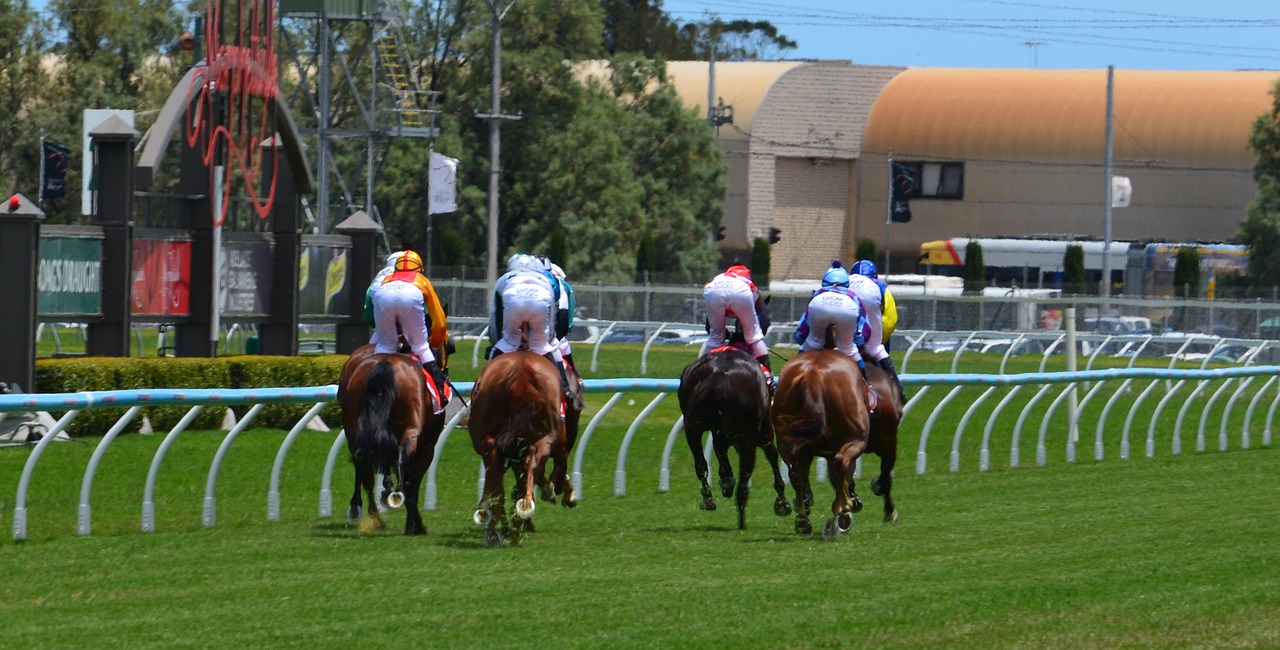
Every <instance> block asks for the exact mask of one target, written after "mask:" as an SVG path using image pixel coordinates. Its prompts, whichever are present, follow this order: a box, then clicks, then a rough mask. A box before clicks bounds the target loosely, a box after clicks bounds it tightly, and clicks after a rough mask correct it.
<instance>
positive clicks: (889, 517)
mask: <svg viewBox="0 0 1280 650" xmlns="http://www.w3.org/2000/svg"><path fill="white" fill-rule="evenodd" d="M871 492H872V493H873V494H876V495H877V496H881V497H884V523H886V524H896V523H898V521H899V520H900V518H899V516H898V507H897V506H895V505H894V503H893V469H892V468H889V469H885V462H884V461H883V460H881V463H880V475H879V476H877V477H875V479H873V480H872V481H871Z"/></svg>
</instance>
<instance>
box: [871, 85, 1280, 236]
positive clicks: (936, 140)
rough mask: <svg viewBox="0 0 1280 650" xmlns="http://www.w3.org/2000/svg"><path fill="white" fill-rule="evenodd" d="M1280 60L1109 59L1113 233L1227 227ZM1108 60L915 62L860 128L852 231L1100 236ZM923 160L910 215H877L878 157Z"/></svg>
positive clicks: (882, 173)
mask: <svg viewBox="0 0 1280 650" xmlns="http://www.w3.org/2000/svg"><path fill="white" fill-rule="evenodd" d="M1278 78H1280V73H1277V72H1274V71H1253V72H1215V71H1195V72H1170V71H1145V70H1117V71H1116V72H1115V75H1114V83H1113V89H1114V92H1113V106H1112V116H1113V118H1112V132H1113V134H1112V149H1113V170H1112V173H1113V174H1115V175H1118V176H1126V177H1129V178H1130V179H1131V181H1132V186H1133V194H1132V202H1131V204H1130V205H1129V207H1125V208H1114V209H1113V210H1112V236H1113V238H1114V239H1118V240H1140V239H1161V240H1166V241H1191V240H1201V241H1204V240H1228V239H1231V238H1233V237H1234V236H1235V231H1236V226H1237V225H1238V224H1239V223H1240V221H1241V219H1243V218H1244V215H1245V209H1246V207H1247V206H1248V204H1249V203H1250V202H1251V201H1252V200H1253V199H1254V197H1255V196H1256V194H1257V187H1256V185H1255V183H1254V181H1253V176H1252V168H1253V164H1254V161H1255V156H1254V154H1253V153H1252V152H1251V151H1250V150H1249V146H1248V140H1249V132H1250V130H1251V128H1252V125H1253V122H1254V120H1256V119H1257V117H1258V116H1259V115H1261V114H1263V113H1266V112H1268V111H1269V110H1270V109H1271V102H1272V98H1271V95H1270V93H1271V90H1272V89H1273V87H1274V86H1275V83H1276V80H1277V79H1278ZM1106 102H1107V71H1106V70H1005V69H998V70H997V69H954V68H911V69H908V70H905V71H903V72H902V73H901V74H899V75H898V76H896V77H895V78H894V79H893V81H891V82H890V83H889V84H888V85H886V86H885V87H884V89H883V91H882V92H881V93H880V96H879V97H878V98H877V99H876V101H875V105H874V107H873V108H872V110H871V112H870V115H869V117H868V120H867V124H866V131H865V135H864V138H863V149H862V155H861V159H862V165H861V168H860V170H859V172H860V173H859V181H860V183H861V184H862V187H863V188H864V191H863V192H862V193H861V198H860V201H859V204H858V208H857V210H856V212H857V215H858V217H857V224H856V227H855V230H856V231H857V234H858V236H866V237H872V238H873V239H876V240H878V241H881V243H882V245H883V239H884V236H883V234H882V233H888V237H889V240H890V241H889V243H890V245H891V246H892V249H893V250H894V251H895V253H897V254H899V255H900V256H902V257H907V256H911V255H914V254H915V252H917V251H918V250H919V245H920V244H921V243H922V242H925V241H929V240H936V239H947V238H950V237H957V236H971V237H984V236H1000V237H1009V236H1014V237H1017V236H1030V235H1035V234H1046V233H1054V234H1069V235H1076V236H1080V237H1082V238H1083V237H1101V236H1102V235H1103V234H1104V233H1103V228H1104V220H1105V219H1104V211H1105V210H1104V205H1105V197H1106V191H1107V178H1106V175H1105V173H1104V163H1105V153H1106V116H1107V104H1106ZM890 154H892V157H893V159H894V160H895V161H897V162H903V163H909V164H910V165H912V166H913V167H915V168H916V169H919V170H920V171H922V172H923V175H922V176H923V177H922V178H918V179H917V180H918V185H919V184H920V183H921V182H922V184H923V186H922V187H919V189H920V190H921V191H922V193H923V195H922V196H917V197H915V198H913V199H912V200H911V202H910V203H911V211H912V214H913V219H912V220H911V222H910V223H901V224H900V223H895V224H892V225H891V226H890V227H888V228H885V227H884V225H883V224H884V216H885V205H886V203H887V200H888V192H889V185H888V180H887V179H888V168H887V162H886V159H887V158H888V156H889V155H890Z"/></svg>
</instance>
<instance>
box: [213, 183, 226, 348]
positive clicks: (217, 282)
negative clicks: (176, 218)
mask: <svg viewBox="0 0 1280 650" xmlns="http://www.w3.org/2000/svg"><path fill="white" fill-rule="evenodd" d="M225 174H226V168H225V167H223V166H222V165H216V166H214V168H213V188H212V190H213V312H212V313H211V314H210V315H209V342H210V343H212V344H213V356H215V357H216V356H218V339H219V336H220V330H221V329H222V321H221V318H220V317H221V314H219V313H218V310H219V308H220V307H221V306H222V305H221V304H220V303H221V301H220V300H219V299H218V297H219V295H221V293H222V221H221V220H222V207H223V206H222V182H223V178H224V176H225Z"/></svg>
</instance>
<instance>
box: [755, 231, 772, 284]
mask: <svg viewBox="0 0 1280 650" xmlns="http://www.w3.org/2000/svg"><path fill="white" fill-rule="evenodd" d="M750 267H751V278H752V279H753V280H755V283H756V286H758V287H760V288H767V287H768V286H769V274H770V272H771V271H772V267H773V249H772V248H771V247H770V246H769V241H768V240H766V239H764V238H761V237H756V238H755V239H754V240H752V241H751V265H750Z"/></svg>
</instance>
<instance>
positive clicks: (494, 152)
mask: <svg viewBox="0 0 1280 650" xmlns="http://www.w3.org/2000/svg"><path fill="white" fill-rule="evenodd" d="M499 2H500V0H485V4H487V5H488V6H489V11H491V12H492V13H493V62H492V63H493V71H492V81H491V82H490V84H489V93H490V95H491V96H490V101H489V112H488V113H476V117H479V118H484V119H488V120H489V266H488V269H487V271H486V274H485V280H486V282H488V283H489V285H490V286H492V285H493V284H494V283H496V282H497V281H498V177H499V176H500V175H501V174H502V165H501V164H500V160H499V156H500V155H501V151H502V120H518V119H520V116H519V115H503V114H502V17H503V16H505V15H507V11H509V10H510V9H511V7H512V6H513V5H515V0H511V2H509V3H507V6H506V7H505V8H502V9H499Z"/></svg>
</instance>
